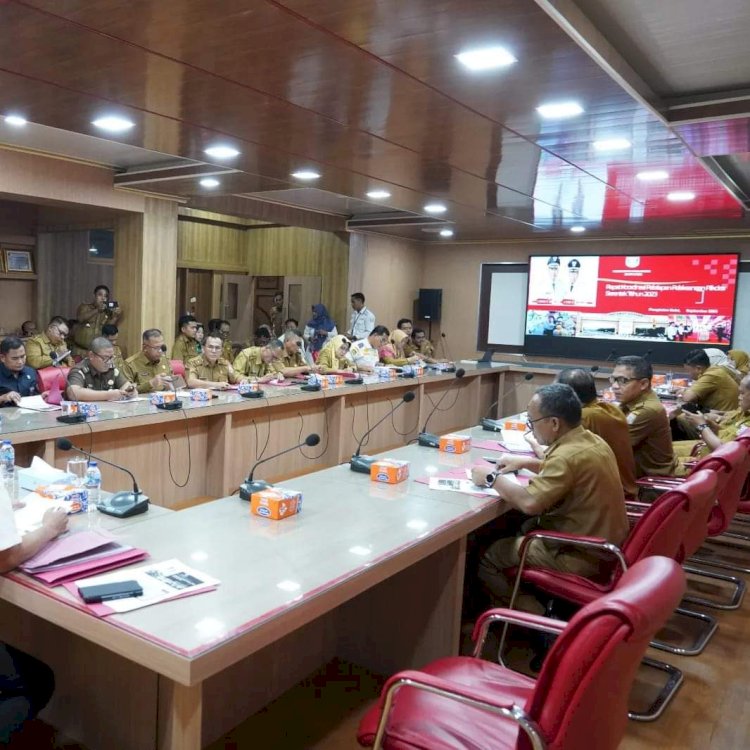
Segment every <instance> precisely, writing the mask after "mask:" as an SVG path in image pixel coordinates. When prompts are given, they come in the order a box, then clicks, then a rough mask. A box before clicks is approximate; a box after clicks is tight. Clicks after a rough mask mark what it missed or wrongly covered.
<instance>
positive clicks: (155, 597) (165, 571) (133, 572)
mask: <svg viewBox="0 0 750 750" xmlns="http://www.w3.org/2000/svg"><path fill="white" fill-rule="evenodd" d="M117 581H137V582H138V583H139V584H140V585H141V588H142V589H143V596H134V597H129V598H127V599H112V600H111V601H106V602H103V604H105V605H106V606H107V608H108V609H111V610H114V611H115V612H130V611H131V610H134V609H140V608H141V607H148V606H150V605H151V604H157V603H158V602H164V601H168V600H169V599H176V598H178V597H183V596H187V595H188V594H198V593H200V592H201V591H208V590H209V589H213V588H215V587H216V586H218V585H219V580H218V579H216V578H212V577H211V576H209V575H206V574H205V573H201V572H200V571H198V570H195V568H191V567H189V566H188V565H184V564H183V563H181V562H180V561H179V560H174V559H173V560H165V561H164V562H159V563H151V564H149V565H142V566H141V567H139V568H128V569H127V570H118V571H116V572H114V573H105V574H104V575H100V576H93V577H92V578H83V579H81V580H80V581H76V586H77V587H78V588H81V587H82V586H99V585H101V584H103V583H116V582H117Z"/></svg>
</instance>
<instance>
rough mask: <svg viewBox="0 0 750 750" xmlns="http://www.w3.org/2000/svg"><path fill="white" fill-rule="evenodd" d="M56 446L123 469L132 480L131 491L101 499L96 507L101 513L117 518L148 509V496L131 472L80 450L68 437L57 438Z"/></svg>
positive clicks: (133, 514)
mask: <svg viewBox="0 0 750 750" xmlns="http://www.w3.org/2000/svg"><path fill="white" fill-rule="evenodd" d="M55 444H56V445H57V447H58V448H59V449H60V450H61V451H69V450H74V451H76V453H80V454H81V455H83V456H86V457H87V458H88V459H89V460H91V459H92V458H94V459H96V460H97V461H101V463H103V464H107V466H113V467H114V468H115V469H119V470H120V471H124V472H125V473H126V474H127V475H128V476H129V477H130V478H131V479H132V480H133V491H132V492H117V493H115V494H114V495H112V497H109V498H104V499H101V500H100V501H99V502H98V503H97V504H96V507H97V509H98V510H100V511H101V512H102V513H106V514H107V515H108V516H117V517H118V518H127V517H128V516H135V515H138V514H139V513H145V512H146V511H147V510H148V502H149V500H148V496H147V495H144V494H143V493H142V492H141V490H140V488H139V487H138V482H136V481H135V477H134V476H133V472H131V471H130V470H129V469H126V468H125V467H124V466H120V465H119V464H114V463H112V462H111V461H107V459H106V458H101V457H100V456H95V455H94V454H93V453H88V452H87V451H84V450H81V449H80V448H78V447H77V446H75V445H73V443H71V442H70V440H68V438H58V439H57V441H56V443H55Z"/></svg>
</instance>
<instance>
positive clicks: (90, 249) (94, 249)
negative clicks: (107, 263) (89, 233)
mask: <svg viewBox="0 0 750 750" xmlns="http://www.w3.org/2000/svg"><path fill="white" fill-rule="evenodd" d="M89 252H90V253H91V254H92V255H98V254H99V251H98V250H97V249H96V248H95V247H90V248H89Z"/></svg>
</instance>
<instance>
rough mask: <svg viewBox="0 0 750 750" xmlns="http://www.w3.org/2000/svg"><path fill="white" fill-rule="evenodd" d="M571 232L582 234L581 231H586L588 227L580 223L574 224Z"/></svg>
mask: <svg viewBox="0 0 750 750" xmlns="http://www.w3.org/2000/svg"><path fill="white" fill-rule="evenodd" d="M570 231H571V232H574V233H575V234H581V232H585V231H586V227H582V226H580V225H577V226H574V227H571V228H570Z"/></svg>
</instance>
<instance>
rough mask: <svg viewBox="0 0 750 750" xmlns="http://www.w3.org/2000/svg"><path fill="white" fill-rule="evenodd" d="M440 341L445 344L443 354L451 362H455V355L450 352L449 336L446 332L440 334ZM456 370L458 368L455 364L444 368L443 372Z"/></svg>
mask: <svg viewBox="0 0 750 750" xmlns="http://www.w3.org/2000/svg"><path fill="white" fill-rule="evenodd" d="M440 343H441V344H442V345H443V356H444V357H445V358H446V359H447V360H448V361H449V362H453V357H451V355H450V352H449V351H448V337H447V336H446V335H445V334H444V333H441V334H440ZM455 371H456V368H455V366H454V365H451V366H450V367H444V368H443V372H455Z"/></svg>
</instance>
